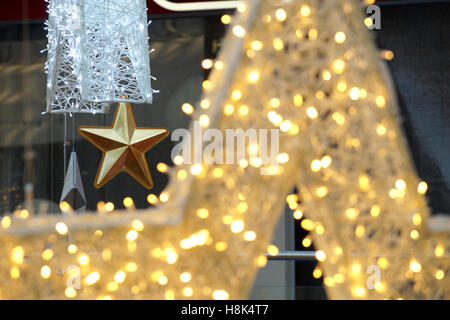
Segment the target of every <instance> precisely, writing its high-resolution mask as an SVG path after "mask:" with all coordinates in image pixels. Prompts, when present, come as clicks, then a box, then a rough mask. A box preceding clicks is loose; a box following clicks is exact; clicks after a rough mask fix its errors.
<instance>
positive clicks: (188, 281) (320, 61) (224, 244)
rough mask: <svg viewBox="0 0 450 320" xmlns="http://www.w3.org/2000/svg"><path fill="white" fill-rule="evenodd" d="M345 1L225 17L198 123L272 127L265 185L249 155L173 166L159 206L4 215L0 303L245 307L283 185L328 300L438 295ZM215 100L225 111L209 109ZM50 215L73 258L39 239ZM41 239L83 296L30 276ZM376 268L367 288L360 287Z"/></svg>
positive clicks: (438, 283) (261, 7) (252, 9)
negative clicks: (276, 138) (310, 239)
mask: <svg viewBox="0 0 450 320" xmlns="http://www.w3.org/2000/svg"><path fill="white" fill-rule="evenodd" d="M359 6H360V2H359V1H356V0H354V1H349V0H345V1H344V0H335V1H319V0H310V1H290V2H286V1H279V2H278V1H273V0H266V1H263V0H261V1H257V0H254V1H248V2H246V7H245V10H243V7H241V8H240V11H241V13H240V14H239V15H238V16H237V17H235V18H233V20H234V24H233V25H231V26H230V31H229V33H228V35H227V37H226V39H225V44H224V47H223V51H222V52H221V54H220V56H219V58H218V61H217V62H216V63H215V69H214V71H213V72H212V73H211V76H210V79H209V80H210V81H211V84H212V87H211V89H210V90H207V91H205V92H204V97H203V98H204V99H208V100H209V101H210V103H211V107H210V108H209V109H208V110H206V111H203V112H204V114H203V116H204V115H207V116H208V117H209V120H210V121H209V127H211V128H217V129H219V130H221V131H222V132H223V131H225V129H236V128H242V129H244V130H246V129H248V128H274V127H278V126H280V128H281V134H280V146H279V147H280V148H279V149H280V153H281V154H284V153H286V154H287V155H288V157H289V160H288V161H287V162H286V158H287V157H286V155H284V156H283V157H280V158H284V161H283V162H284V163H281V164H280V166H279V167H278V169H276V170H273V171H272V173H273V174H272V175H261V171H260V169H261V168H258V162H257V161H256V162H255V161H253V162H252V161H250V165H248V166H246V165H245V164H242V163H241V165H207V164H203V166H202V168H201V169H202V170H195V171H194V172H195V173H196V175H195V176H193V175H192V174H191V166H189V165H179V166H177V167H176V168H175V169H174V170H173V171H171V175H170V177H171V183H170V184H169V187H168V189H167V190H166V191H165V192H164V196H161V199H164V201H166V200H168V202H167V204H166V205H164V206H160V207H158V208H156V209H154V210H149V211H148V212H145V211H144V212H129V213H127V212H117V213H112V214H110V215H107V216H105V215H80V216H76V217H58V216H49V217H41V218H31V219H29V220H25V221H24V220H21V219H20V218H14V219H12V222H11V221H9V220H8V218H5V219H6V220H4V221H2V226H3V230H2V233H1V235H0V245H1V248H2V250H1V251H0V266H1V268H0V272H1V276H0V283H1V285H0V291H1V292H0V295H1V297H2V298H21V299H24V298H64V297H65V296H66V297H69V298H82V299H86V298H114V299H129V298H140V299H143V298H154V299H173V298H177V299H181V298H190V299H192V298H195V299H202V298H204V299H208V298H215V299H219V298H231V299H240V298H245V297H247V295H248V293H249V291H250V289H251V285H252V282H253V279H254V277H255V275H256V271H257V269H258V267H262V266H264V265H265V263H266V257H265V256H264V253H265V251H266V249H267V246H268V244H269V243H270V240H271V237H272V232H273V230H274V228H275V225H276V223H277V221H278V218H279V216H280V213H281V212H282V209H283V207H284V198H285V196H286V195H288V194H289V192H290V190H291V189H292V187H293V186H294V185H298V187H299V190H300V193H299V195H298V197H299V198H300V200H301V202H302V204H301V206H302V210H303V211H304V213H305V216H306V217H307V218H308V219H309V220H310V221H308V223H305V227H306V225H307V227H308V228H309V229H311V230H314V232H313V236H314V244H315V246H316V248H317V249H318V250H319V251H318V254H317V258H318V259H319V260H320V261H321V267H322V268H323V270H324V276H325V278H324V281H325V284H326V286H327V294H328V296H329V297H330V298H340V299H345V298H373V299H381V298H391V299H396V298H404V299H408V298H409V299H411V298H440V299H443V298H448V297H449V296H450V292H449V290H450V286H449V281H448V276H447V274H448V272H449V262H448V259H445V254H446V253H447V252H448V247H449V236H448V230H446V229H445V228H443V230H442V231H441V232H439V233H433V232H431V231H429V230H428V228H427V224H428V222H429V211H428V208H427V206H426V203H425V199H424V196H423V193H424V189H425V188H424V185H423V184H421V185H420V186H421V187H420V188H419V189H418V184H419V180H418V178H417V176H416V174H415V171H414V167H413V165H412V162H411V159H410V156H409V153H408V149H407V146H406V143H405V140H404V136H403V133H402V131H401V129H400V127H399V125H398V120H397V116H396V102H395V96H394V93H393V91H392V90H391V89H390V88H391V85H390V80H389V77H388V76H387V74H386V73H385V71H384V69H383V67H382V64H381V62H380V59H379V54H378V52H377V50H376V49H375V47H374V46H373V43H372V39H371V36H370V33H369V31H368V30H367V29H366V28H365V27H363V19H364V17H363V15H362V14H361V11H360V8H359ZM279 9H282V10H283V11H279ZM277 10H278V11H277ZM337 32H342V33H344V34H345V37H343V36H342V34H339V36H336V33H337ZM343 39H344V41H342V40H343ZM255 41H256V42H255ZM235 90H239V91H240V92H241V95H240V98H239V100H238V101H236V99H235V97H236V95H234V96H233V94H232V92H233V91H235ZM273 98H277V99H279V102H280V103H279V105H278V103H271V100H272V99H273ZM227 104H233V105H234V110H235V111H234V112H231V113H230V112H227V115H224V114H223V110H224V106H226V105H227ZM242 106H246V107H247V110H246V111H247V112H242V110H244V109H245V108H244V109H242ZM239 110H241V111H239ZM197 116H198V117H200V116H202V115H200V114H198V115H197ZM317 161H318V162H317ZM313 162H314V165H312V163H313ZM318 164H320V165H318ZM269 169H270V168H269ZM182 170H184V171H182ZM269 171H270V170H269ZM294 200H295V199H294ZM59 221H64V223H65V224H66V225H67V226H68V228H69V235H70V241H71V242H73V243H74V244H76V245H77V248H78V251H77V252H76V254H74V253H73V250H72V253H69V252H68V251H67V245H68V242H67V241H65V239H64V238H60V237H61V236H59V235H58V236H57V237H59V238H56V239H55V238H54V234H55V229H54V228H55V225H56V223H57V222H59ZM97 229H101V233H100V232H98V231H97V232H96V231H95V230H97ZM413 230H416V231H417V232H418V235H419V236H418V238H417V237H416V233H411V232H412V231H413ZM252 232H254V234H253V233H252ZM50 236H51V237H50ZM411 236H413V237H414V238H416V240H413V239H412V238H411ZM49 237H50V238H49ZM48 239H53V240H55V241H53V242H52V250H53V251H54V258H53V259H52V260H50V261H48V262H46V264H48V265H49V267H51V269H52V270H53V271H54V273H55V274H56V273H59V272H63V271H65V270H67V268H71V267H73V265H74V264H79V265H80V266H81V268H80V271H81V277H82V280H83V281H82V286H83V290H80V291H76V290H71V289H69V290H67V289H66V287H67V282H66V280H67V278H68V277H69V276H70V275H67V276H66V277H61V276H59V275H53V273H52V275H51V276H50V277H49V278H48V279H43V276H41V275H40V269H41V267H42V263H43V261H42V259H41V255H40V253H41V252H42V250H43V248H45V245H46V243H47V241H48ZM23 255H25V256H26V257H27V259H26V260H23V259H21V257H22V256H23ZM84 255H89V259H88V258H87V257H86V256H84ZM381 258H384V259H381ZM377 268H379V269H381V274H380V280H381V282H379V283H378V282H375V283H372V284H373V285H374V289H373V290H372V289H369V287H368V286H367V284H368V283H367V280H373V278H370V279H368V278H369V276H372V275H373V274H375V272H374V270H377ZM44 271H46V272H45V273H44V276H46V275H48V272H47V271H48V270H44ZM367 271H368V272H370V274H367V273H366V272H367ZM95 272H98V274H95ZM186 272H188V273H189V274H186ZM92 273H94V275H93V276H90V277H88V276H89V275H92ZM94 280H95V281H94ZM93 281H94V282H93ZM4 288H6V289H4Z"/></svg>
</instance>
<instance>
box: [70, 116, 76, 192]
mask: <svg viewBox="0 0 450 320" xmlns="http://www.w3.org/2000/svg"><path fill="white" fill-rule="evenodd" d="M72 152H74V153H75V113H74V114H73V115H72ZM71 157H72V155H71ZM73 160H75V159H73ZM72 177H73V179H72V187H73V188H75V180H76V175H75V162H73V163H72Z"/></svg>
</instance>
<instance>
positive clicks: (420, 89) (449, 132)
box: [377, 3, 450, 213]
mask: <svg viewBox="0 0 450 320" xmlns="http://www.w3.org/2000/svg"><path fill="white" fill-rule="evenodd" d="M381 17H382V18H381V21H382V22H381V30H379V31H377V38H378V42H379V45H380V47H381V48H386V49H391V50H393V51H394V53H395V58H394V60H392V61H390V62H389V66H390V69H391V72H392V75H393V77H394V81H395V84H396V87H397V91H398V96H399V100H400V108H401V111H402V115H403V118H404V127H405V130H406V134H407V137H408V142H409V144H410V146H411V152H412V155H413V158H414V161H415V164H416V167H417V170H418V173H419V176H420V177H421V178H422V179H423V180H425V181H426V182H427V183H428V186H429V189H428V190H429V191H428V192H427V198H428V202H429V205H430V207H431V208H432V210H433V213H450V192H449V187H450V73H449V70H450V41H449V36H450V22H449V17H450V3H430V4H417V5H399V6H385V7H382V10H381Z"/></svg>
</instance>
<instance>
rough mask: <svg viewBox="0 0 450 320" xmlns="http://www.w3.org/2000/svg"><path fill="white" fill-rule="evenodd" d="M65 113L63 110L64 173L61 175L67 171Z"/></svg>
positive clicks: (64, 174)
mask: <svg viewBox="0 0 450 320" xmlns="http://www.w3.org/2000/svg"><path fill="white" fill-rule="evenodd" d="M66 149H67V113H65V112H64V173H63V177H65V176H66V172H67V152H66Z"/></svg>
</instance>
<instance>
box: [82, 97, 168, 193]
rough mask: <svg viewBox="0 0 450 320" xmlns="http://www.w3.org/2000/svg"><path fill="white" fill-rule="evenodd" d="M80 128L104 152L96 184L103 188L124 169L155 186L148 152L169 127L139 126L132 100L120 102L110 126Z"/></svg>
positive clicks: (144, 184) (141, 181)
mask: <svg viewBox="0 0 450 320" xmlns="http://www.w3.org/2000/svg"><path fill="white" fill-rule="evenodd" d="M78 132H79V133H80V134H81V135H82V136H83V137H85V138H86V139H87V140H89V142H91V143H92V144H93V145H95V146H96V147H97V148H99V149H100V150H101V151H102V152H103V157H102V161H101V162H100V166H99V168H98V171H97V176H96V178H95V181H94V187H96V188H101V187H102V186H104V185H105V184H106V183H107V182H108V181H110V180H111V179H112V178H114V177H115V176H116V175H117V174H119V173H120V172H121V171H123V170H125V171H126V172H128V173H129V174H130V175H131V176H133V178H135V179H136V180H137V181H139V182H140V183H141V184H142V185H143V186H144V187H146V188H147V189H151V188H153V180H152V177H151V175H150V171H149V169H148V164H147V160H146V159H145V152H147V151H148V150H150V149H151V148H152V147H153V146H155V145H156V144H157V143H159V142H160V141H161V140H163V139H164V138H165V137H167V135H168V134H169V131H168V130H167V129H166V128H143V127H140V128H136V122H135V121H134V116H133V113H132V112H131V106H130V104H129V103H123V102H120V103H119V105H118V106H117V110H116V114H115V115H114V120H113V125H112V126H111V127H94V126H81V127H80V128H79V129H78Z"/></svg>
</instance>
